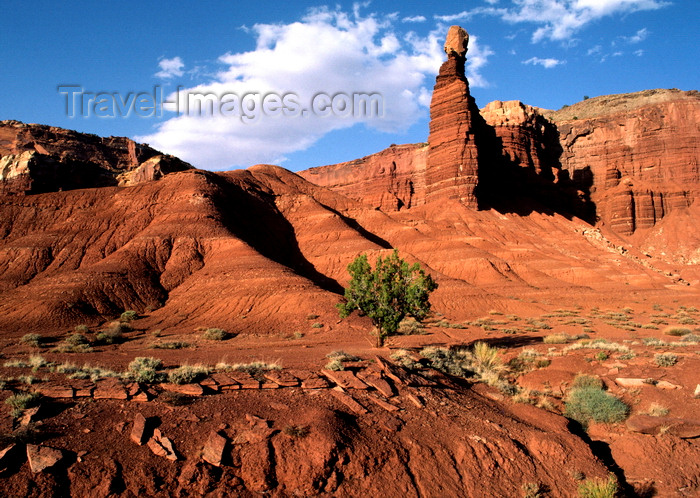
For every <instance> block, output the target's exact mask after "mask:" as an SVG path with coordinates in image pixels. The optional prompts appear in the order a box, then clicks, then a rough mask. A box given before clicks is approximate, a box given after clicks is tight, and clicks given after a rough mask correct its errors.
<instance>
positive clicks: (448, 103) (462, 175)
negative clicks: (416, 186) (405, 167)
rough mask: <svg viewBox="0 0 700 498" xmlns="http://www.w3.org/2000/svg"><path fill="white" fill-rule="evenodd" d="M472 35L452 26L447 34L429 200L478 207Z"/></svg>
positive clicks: (434, 113) (433, 126)
mask: <svg viewBox="0 0 700 498" xmlns="http://www.w3.org/2000/svg"><path fill="white" fill-rule="evenodd" d="M468 42H469V35H468V34H467V32H466V31H465V30H464V29H463V28H461V27H459V26H452V27H450V30H449V31H448V33H447V39H446V41H445V52H446V53H447V61H446V62H444V63H443V64H442V67H441V68H440V74H439V75H438V76H437V78H436V81H435V87H434V89H433V98H432V101H431V103H430V136H429V137H428V143H429V146H430V148H429V153H428V164H427V168H426V200H427V201H430V200H434V199H437V198H450V199H458V200H459V201H461V202H462V203H463V204H465V205H467V206H469V207H474V208H476V207H477V200H476V197H475V195H474V189H475V188H476V185H477V181H478V169H479V168H478V152H477V147H476V143H475V141H474V123H473V118H474V116H477V115H478V113H479V109H478V108H477V106H476V103H475V102H474V99H473V98H472V96H471V95H470V94H469V82H468V81H467V78H466V77H465V75H464V63H465V61H466V52H467V44H468Z"/></svg>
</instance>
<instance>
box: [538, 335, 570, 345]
mask: <svg viewBox="0 0 700 498" xmlns="http://www.w3.org/2000/svg"><path fill="white" fill-rule="evenodd" d="M571 340H572V337H571V336H570V335H569V334H566V333H560V334H550V335H546V336H544V337H543V338H542V342H544V343H545V344H568V343H569V342H571Z"/></svg>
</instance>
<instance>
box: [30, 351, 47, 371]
mask: <svg viewBox="0 0 700 498" xmlns="http://www.w3.org/2000/svg"><path fill="white" fill-rule="evenodd" d="M28 363H29V366H30V367H32V371H34V372H36V371H37V370H39V369H40V368H42V367H47V366H49V362H48V361H46V360H45V359H44V357H43V356H39V355H38V354H33V355H31V356H30V357H29V362H28Z"/></svg>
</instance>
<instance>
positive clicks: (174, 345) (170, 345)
mask: <svg viewBox="0 0 700 498" xmlns="http://www.w3.org/2000/svg"><path fill="white" fill-rule="evenodd" d="M148 347H149V348H150V349H185V348H189V347H190V343H189V342H183V341H169V342H155V343H153V344H151V345H150V346H148Z"/></svg>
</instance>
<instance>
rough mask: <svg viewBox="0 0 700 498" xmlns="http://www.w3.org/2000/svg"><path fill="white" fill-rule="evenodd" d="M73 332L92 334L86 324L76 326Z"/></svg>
mask: <svg viewBox="0 0 700 498" xmlns="http://www.w3.org/2000/svg"><path fill="white" fill-rule="evenodd" d="M73 332H75V333H76V334H89V333H90V327H88V326H87V325H85V324H82V325H76V326H75V328H74V329H73Z"/></svg>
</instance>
